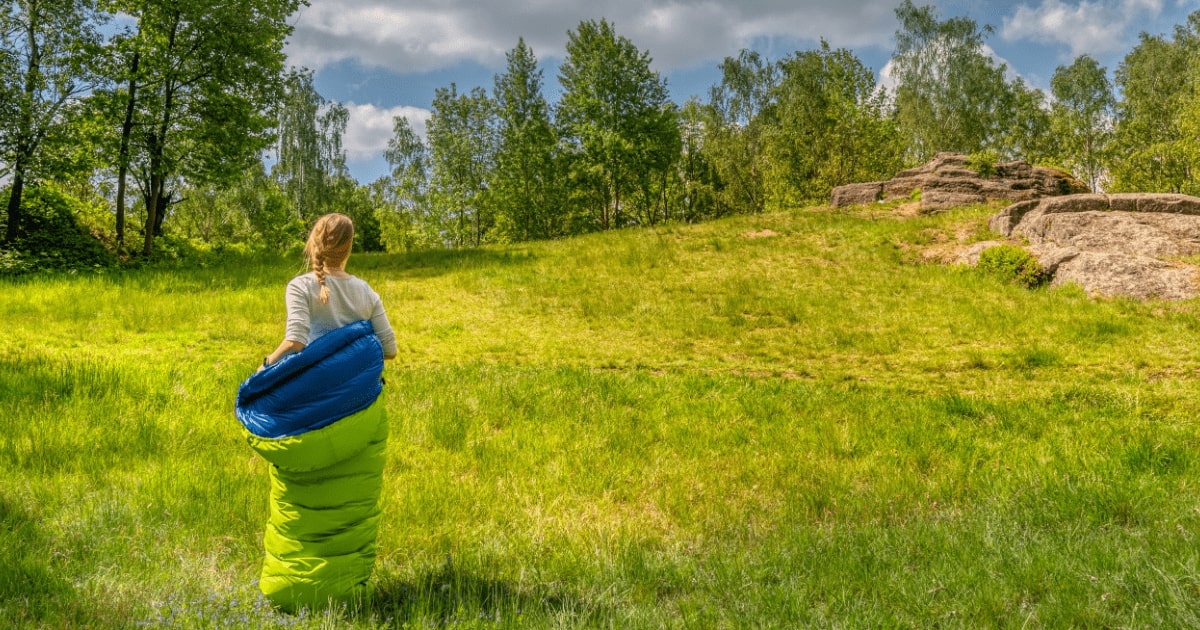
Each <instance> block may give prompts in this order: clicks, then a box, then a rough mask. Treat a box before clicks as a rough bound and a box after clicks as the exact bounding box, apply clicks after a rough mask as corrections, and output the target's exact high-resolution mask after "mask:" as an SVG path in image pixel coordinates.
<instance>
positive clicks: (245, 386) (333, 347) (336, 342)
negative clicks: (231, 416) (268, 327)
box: [237, 320, 383, 438]
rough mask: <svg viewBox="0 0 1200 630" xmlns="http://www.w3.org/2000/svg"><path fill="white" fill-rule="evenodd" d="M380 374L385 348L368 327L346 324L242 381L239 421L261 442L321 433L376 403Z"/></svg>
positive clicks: (364, 323) (238, 411)
mask: <svg viewBox="0 0 1200 630" xmlns="http://www.w3.org/2000/svg"><path fill="white" fill-rule="evenodd" d="M382 374H383V346H382V345H380V343H379V339H377V338H376V337H375V331H374V329H372V328H371V322H369V321H366V320H363V321H359V322H355V323H353V324H347V325H346V326H342V327H341V328H338V329H336V330H333V331H330V332H328V333H326V334H324V335H322V336H321V337H318V338H317V339H316V340H315V341H313V342H312V343H311V344H309V346H308V347H306V348H305V349H304V350H303V351H302V352H299V353H296V354H291V355H288V356H286V357H284V358H283V359H281V360H280V361H278V362H277V363H275V364H274V365H272V366H271V367H269V368H266V369H265V370H262V371H260V372H258V373H256V374H254V375H252V376H251V377H250V378H248V379H246V381H245V382H243V383H242V385H241V387H239V388H238V394H237V418H238V420H239V421H241V423H242V425H243V426H245V427H246V430H247V431H250V432H251V433H253V434H254V435H257V436H258V437H264V438H280V437H288V436H293V435H298V434H300V433H303V432H305V431H312V430H315V429H319V428H321V427H323V426H326V425H328V424H331V423H333V422H334V421H336V420H337V419H339V418H344V417H346V416H348V415H350V414H352V413H354V412H356V411H361V410H363V409H366V408H367V407H368V406H370V405H371V403H372V402H375V399H376V398H377V397H378V396H379V393H380V391H382V389H383V381H382V379H381V376H382Z"/></svg>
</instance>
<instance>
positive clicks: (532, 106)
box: [491, 38, 569, 241]
mask: <svg viewBox="0 0 1200 630" xmlns="http://www.w3.org/2000/svg"><path fill="white" fill-rule="evenodd" d="M507 59H508V67H507V70H506V71H505V73H504V74H501V75H497V76H496V81H495V87H494V89H493V98H494V100H495V103H496V114H497V116H498V121H499V130H498V133H499V138H498V145H497V150H496V170H495V172H494V174H493V176H492V178H491V183H492V198H493V200H494V202H495V205H496V209H497V212H496V213H497V216H496V224H497V231H499V232H501V233H502V234H503V235H504V236H505V237H506V238H507V239H508V240H515V241H525V240H530V239H538V238H554V237H556V236H561V235H563V234H565V233H566V232H567V230H568V225H567V224H568V221H569V218H568V217H567V216H566V212H565V210H566V208H567V206H566V204H565V203H563V192H562V178H561V177H560V175H559V169H558V162H557V160H556V154H555V148H556V147H555V145H556V144H557V142H558V140H557V138H556V137H555V135H554V128H553V126H552V125H551V122H550V107H549V105H547V104H546V99H545V97H543V96H542V71H541V70H540V69H538V67H537V59H536V58H535V57H534V56H533V51H532V50H530V49H529V47H528V46H526V45H525V40H524V39H523V38H521V39H518V40H517V46H516V48H514V49H512V50H511V51H510V52H509V53H508V55H507Z"/></svg>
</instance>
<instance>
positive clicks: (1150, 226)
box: [989, 193, 1200, 299]
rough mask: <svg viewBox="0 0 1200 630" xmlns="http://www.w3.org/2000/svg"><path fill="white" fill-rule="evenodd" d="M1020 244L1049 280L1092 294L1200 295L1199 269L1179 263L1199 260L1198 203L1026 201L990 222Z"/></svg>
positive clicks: (1174, 198)
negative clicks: (1023, 243)
mask: <svg viewBox="0 0 1200 630" xmlns="http://www.w3.org/2000/svg"><path fill="white" fill-rule="evenodd" d="M989 225H990V227H991V228H992V229H993V230H994V231H996V232H999V233H1000V234H1003V235H1005V236H1010V237H1022V238H1024V239H1025V240H1027V241H1028V242H1029V244H1030V247H1029V250H1030V252H1031V253H1032V254H1033V255H1034V256H1036V257H1037V259H1038V262H1040V263H1041V265H1042V266H1043V267H1044V268H1045V269H1046V271H1047V272H1049V273H1050V274H1052V277H1053V280H1052V284H1064V283H1068V282H1075V283H1078V284H1079V285H1081V286H1082V287H1083V288H1084V289H1085V290H1086V291H1087V292H1088V293H1090V294H1093V295H1105V296H1128V297H1135V298H1151V297H1156V298H1162V299H1186V298H1190V297H1195V296H1196V295H1200V284H1198V280H1200V278H1197V272H1196V268H1195V267H1193V266H1192V265H1188V264H1184V263H1182V262H1179V261H1178V258H1181V257H1185V256H1194V255H1197V254H1200V198H1197V197H1189V196H1186V195H1169V194H1148V193H1136V194H1119V195H1098V194H1085V195H1071V196H1066V197H1052V198H1047V199H1041V200H1034V201H1025V202H1022V203H1017V204H1014V205H1012V206H1009V207H1008V208H1005V209H1004V210H1003V211H1001V212H1000V213H999V214H997V215H995V216H993V217H992V218H991V220H990V221H989Z"/></svg>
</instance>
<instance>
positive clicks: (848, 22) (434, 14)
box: [287, 0, 896, 73]
mask: <svg viewBox="0 0 1200 630" xmlns="http://www.w3.org/2000/svg"><path fill="white" fill-rule="evenodd" d="M895 6H896V3H895V1H894V0H840V1H839V0H809V1H807V2H795V1H788V0H748V1H743V2H733V1H729V0H722V1H718V0H495V1H493V2H476V1H474V0H405V1H388V0H312V5H311V6H309V7H308V8H305V9H303V10H302V11H301V12H300V13H299V16H298V18H297V20H296V30H295V32H294V33H293V35H292V37H291V41H290V42H289V44H288V48H287V52H288V56H289V61H290V63H292V64H293V65H297V66H307V67H309V68H313V69H314V70H320V69H321V68H322V67H324V66H326V65H328V64H331V63H334V62H337V61H341V60H348V59H353V60H356V61H358V62H361V63H363V64H365V65H367V66H379V67H383V68H387V69H390V70H392V71H395V72H400V73H406V72H425V71H432V70H438V69H442V68H446V67H449V66H452V65H454V64H456V63H461V62H464V61H472V62H477V63H481V64H483V65H487V66H493V67H497V68H499V67H501V66H502V65H503V63H504V54H505V53H506V52H507V51H509V50H511V49H512V48H513V46H515V45H516V43H517V38H518V37H524V38H525V41H526V43H527V44H528V45H529V46H530V47H531V48H532V49H533V51H534V53H535V54H537V55H538V56H539V57H546V56H549V57H561V56H562V54H563V53H564V52H565V46H566V41H567V32H568V31H570V30H574V29H575V28H577V27H578V26H579V23H580V22H581V21H584V20H598V19H601V18H603V19H607V20H608V21H609V22H611V23H612V24H613V25H614V26H615V27H616V30H617V33H618V34H621V35H624V36H625V37H628V38H629V39H630V40H631V41H633V43H634V44H635V45H636V46H638V48H640V49H642V50H645V51H647V52H649V54H650V56H651V57H652V58H653V59H654V62H655V66H656V68H657V69H659V70H670V69H675V68H682V67H694V66H697V65H699V64H701V63H705V62H709V61H712V60H719V59H721V58H723V57H725V56H727V55H731V54H735V53H736V52H737V51H738V50H739V49H741V48H744V47H749V46H751V45H752V44H753V43H755V41H756V40H762V39H767V40H770V39H772V38H784V39H793V40H795V39H799V40H810V41H814V42H815V41H816V40H817V39H818V38H820V37H824V38H826V39H827V40H829V42H830V43H831V44H832V45H834V46H835V47H837V46H845V47H861V46H878V47H881V48H888V47H890V46H891V36H892V33H893V32H894V31H895V28H896V25H895V15H894V9H895Z"/></svg>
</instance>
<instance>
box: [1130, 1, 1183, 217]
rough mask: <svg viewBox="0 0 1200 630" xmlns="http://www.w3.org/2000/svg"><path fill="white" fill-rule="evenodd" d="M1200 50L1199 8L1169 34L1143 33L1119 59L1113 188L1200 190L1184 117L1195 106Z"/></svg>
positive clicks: (1175, 190) (1157, 190)
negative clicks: (1195, 66) (1194, 69)
mask: <svg viewBox="0 0 1200 630" xmlns="http://www.w3.org/2000/svg"><path fill="white" fill-rule="evenodd" d="M1198 50H1200V11H1197V12H1195V13H1192V14H1191V15H1190V16H1188V20H1187V24H1185V25H1179V26H1177V27H1176V28H1175V32H1174V34H1173V37H1171V38H1167V37H1163V36H1158V35H1155V36H1151V35H1148V34H1146V33H1142V35H1141V39H1140V41H1139V42H1138V45H1137V46H1136V47H1135V48H1134V49H1133V50H1132V51H1130V53H1129V54H1128V55H1126V56H1125V58H1124V59H1123V60H1122V61H1121V63H1120V65H1119V66H1118V67H1117V71H1116V83H1117V87H1118V89H1119V91H1120V92H1121V95H1122V98H1121V102H1120V103H1119V105H1118V107H1117V128H1116V133H1115V137H1114V139H1113V145H1114V147H1115V149H1116V150H1115V155H1114V159H1113V160H1112V188H1113V190H1117V191H1139V192H1176V193H1179V192H1182V193H1191V194H1200V172H1198V170H1197V165H1196V164H1195V163H1193V162H1192V160H1191V159H1190V157H1189V156H1190V153H1191V150H1192V147H1194V145H1195V143H1196V139H1195V137H1194V136H1193V137H1188V136H1187V135H1185V133H1184V127H1185V125H1184V121H1185V120H1186V119H1187V116H1188V115H1190V112H1191V111H1192V110H1191V108H1192V107H1194V106H1195V100H1194V88H1193V83H1192V81H1191V72H1192V67H1193V61H1194V59H1195V56H1196V55H1197V52H1196V51H1198Z"/></svg>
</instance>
